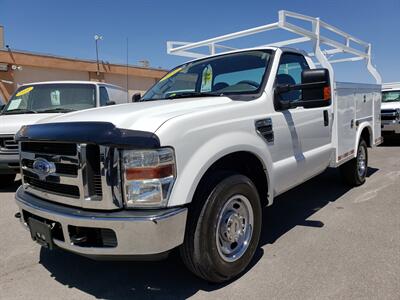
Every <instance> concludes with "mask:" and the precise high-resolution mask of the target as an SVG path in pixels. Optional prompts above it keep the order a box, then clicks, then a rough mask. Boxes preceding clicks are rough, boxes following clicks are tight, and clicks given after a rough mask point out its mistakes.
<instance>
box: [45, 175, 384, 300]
mask: <svg viewBox="0 0 400 300" xmlns="http://www.w3.org/2000/svg"><path fill="white" fill-rule="evenodd" d="M376 171H377V169H373V168H369V173H368V176H371V175H372V174H373V173H375V172H376ZM349 189H350V187H347V186H345V185H344V184H343V183H342V181H341V179H340V176H339V174H338V171H337V170H334V169H328V170H327V171H326V172H324V173H323V174H321V175H319V176H317V177H316V178H314V179H312V180H310V181H308V182H306V183H304V184H303V185H301V186H299V187H297V188H295V189H293V190H291V191H288V192H286V193H285V194H283V195H281V196H279V197H278V198H277V199H276V202H275V204H274V205H272V206H271V207H269V208H266V209H265V210H264V216H263V219H264V220H263V222H264V226H263V232H262V237H261V242H260V247H259V248H258V250H257V252H256V255H255V258H254V259H253V262H252V264H251V266H250V267H249V268H248V270H247V271H249V270H251V268H252V267H253V266H254V265H255V264H257V262H258V261H259V260H260V259H261V258H262V256H263V254H264V252H263V249H262V247H263V246H264V245H266V244H273V243H275V242H276V241H277V240H278V239H279V238H280V237H282V236H283V235H285V233H287V232H288V231H290V230H291V229H292V228H294V227H295V226H310V227H317V228H321V227H323V226H324V224H323V223H322V222H321V221H319V220H315V219H311V220H309V218H310V217H311V216H312V215H313V214H314V213H316V212H317V211H319V210H320V209H322V208H324V207H325V206H326V205H328V204H329V203H332V202H335V201H336V200H337V199H339V198H340V197H341V196H342V195H344V194H345V193H346V192H347V191H349ZM337 208H338V209H339V208H341V207H337ZM40 264H42V265H43V266H44V267H45V268H46V269H47V270H48V271H49V272H50V274H51V277H53V278H54V279H55V280H57V281H58V282H59V283H61V284H63V285H65V286H67V287H69V288H76V289H79V290H81V291H83V292H85V293H88V294H90V295H92V296H94V297H96V298H104V299H124V298H133V297H135V298H139V299H143V298H144V299H147V298H151V299H154V298H156V299H157V298H162V299H170V298H171V299H176V298H178V299H181V298H187V297H190V296H191V295H193V294H195V293H196V292H198V291H199V290H203V291H212V290H216V289H220V288H222V287H224V286H229V284H230V283H227V284H223V285H221V284H208V283H206V282H204V281H202V280H200V279H198V278H197V277H195V276H194V275H192V274H191V273H190V272H189V271H187V270H186V269H185V267H184V265H183V263H182V262H181V261H180V259H179V256H178V254H177V253H176V252H174V253H172V255H170V257H169V258H168V259H167V260H164V261H159V262H106V261H93V260H90V259H87V258H84V257H80V256H78V255H74V254H71V253H67V252H63V251H59V250H53V251H49V250H47V249H44V248H42V249H41V252H40Z"/></svg>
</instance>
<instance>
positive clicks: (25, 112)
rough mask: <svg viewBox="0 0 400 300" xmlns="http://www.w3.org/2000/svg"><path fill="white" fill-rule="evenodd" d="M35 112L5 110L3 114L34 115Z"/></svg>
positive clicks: (20, 109)
mask: <svg viewBox="0 0 400 300" xmlns="http://www.w3.org/2000/svg"><path fill="white" fill-rule="evenodd" d="M36 113H37V111H35V110H30V109H22V108H18V109H12V110H6V111H4V112H3V114H4V115H14V114H15V115H16V114H36Z"/></svg>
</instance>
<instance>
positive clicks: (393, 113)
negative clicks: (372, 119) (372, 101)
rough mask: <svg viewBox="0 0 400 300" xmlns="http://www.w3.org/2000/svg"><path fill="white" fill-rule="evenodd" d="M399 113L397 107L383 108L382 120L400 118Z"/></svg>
mask: <svg viewBox="0 0 400 300" xmlns="http://www.w3.org/2000/svg"><path fill="white" fill-rule="evenodd" d="M398 117H399V116H398V113H397V110H395V109H382V110H381V120H386V121H393V120H396V119H398Z"/></svg>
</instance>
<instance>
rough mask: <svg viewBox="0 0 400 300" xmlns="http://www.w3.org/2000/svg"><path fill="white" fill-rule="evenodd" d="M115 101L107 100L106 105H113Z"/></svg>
mask: <svg viewBox="0 0 400 300" xmlns="http://www.w3.org/2000/svg"><path fill="white" fill-rule="evenodd" d="M115 104H116V103H115V101H107V102H106V106H108V105H115Z"/></svg>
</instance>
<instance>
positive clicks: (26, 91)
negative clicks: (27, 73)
mask: <svg viewBox="0 0 400 300" xmlns="http://www.w3.org/2000/svg"><path fill="white" fill-rule="evenodd" d="M32 90H33V86H30V87H27V88H26V89H23V90H22V91H19V92H18V93H17V94H16V95H15V96H16V97H20V96H22V95H25V94H28V93H29V92H30V91H32Z"/></svg>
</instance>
